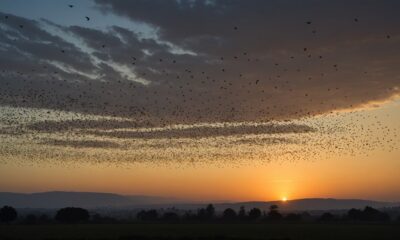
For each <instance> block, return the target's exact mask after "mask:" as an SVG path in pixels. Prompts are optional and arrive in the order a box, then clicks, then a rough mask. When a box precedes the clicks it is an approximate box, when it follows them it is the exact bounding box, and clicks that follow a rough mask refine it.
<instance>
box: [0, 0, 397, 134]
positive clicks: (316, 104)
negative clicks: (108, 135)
mask: <svg viewBox="0 0 400 240" xmlns="http://www.w3.org/2000/svg"><path fill="white" fill-rule="evenodd" d="M95 3H96V6H97V8H98V9H99V10H100V11H102V12H103V13H104V14H116V15H121V16H124V17H127V18H129V19H130V20H132V21H136V22H142V23H145V24H148V26H150V27H151V28H153V29H156V30H157V37H156V38H143V36H141V35H140V34H138V33H136V32H134V31H132V30H130V29H126V28H122V27H119V26H110V27H109V28H108V29H106V30H99V29H90V28H86V27H82V26H59V25H56V24H53V23H51V22H49V21H47V20H40V21H39V20H30V19H26V18H23V17H20V16H13V15H11V14H7V13H0V17H1V21H0V27H1V28H0V31H1V32H2V34H0V84H1V88H0V104H1V105H11V106H17V107H36V108H48V109H57V110H66V111H73V112H79V113H90V114H100V115H107V116H121V117H128V118H131V119H134V120H135V121H137V122H140V123H146V124H148V126H161V125H168V124H192V123H202V122H242V121H263V122H266V121H270V120H283V119H295V118H299V117H306V116H313V115H316V114H321V113H328V112H330V111H333V110H336V109H344V108H354V107H357V106H360V105H363V104H365V103H368V102H370V101H383V100H386V99H388V98H390V97H392V96H394V95H396V94H399V92H400V90H399V83H400V71H399V68H398V66H399V65H400V58H399V57H398V56H400V34H399V32H400V15H399V14H398V9H400V2H398V1H165V0H158V1H157V0H155V1H146V0H138V1H105V0H96V1H95ZM5 16H7V18H6V17H5ZM51 29H53V30H54V29H56V30H57V32H59V33H62V34H61V35H60V34H55V33H54V31H52V30H51ZM63 36H68V38H66V37H63ZM67 39H73V40H72V41H71V40H67ZM142 82H144V83H145V84H143V83H142ZM71 124H72V125H73V124H76V123H72V122H71ZM93 124H95V123H93ZM117 124H122V125H124V124H125V125H126V124H127V123H117ZM105 125H107V124H105ZM127 125H128V126H131V124H130V123H128V124H127ZM50 126H51V125H50ZM31 127H34V126H31ZM55 127H57V126H55ZM58 127H60V126H58ZM99 128H102V127H101V126H100V127H99ZM117 128H118V127H117Z"/></svg>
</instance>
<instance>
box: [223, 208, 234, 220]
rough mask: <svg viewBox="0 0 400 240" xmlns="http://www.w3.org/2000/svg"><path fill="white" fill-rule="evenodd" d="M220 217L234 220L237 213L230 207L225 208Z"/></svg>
mask: <svg viewBox="0 0 400 240" xmlns="http://www.w3.org/2000/svg"><path fill="white" fill-rule="evenodd" d="M222 218H223V219H224V220H235V219H236V218H237V214H236V212H235V210H233V209H232V208H227V209H225V211H224V212H223V213H222Z"/></svg>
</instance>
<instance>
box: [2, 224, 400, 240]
mask: <svg viewBox="0 0 400 240" xmlns="http://www.w3.org/2000/svg"><path fill="white" fill-rule="evenodd" d="M0 239H188V240H189V239H271V240H272V239H282V240H283V239H287V240H289V239H291V240H292V239H293V240H294V239H311V240H312V239H332V240H333V239H335V240H337V239H354V240H357V239H360V240H361V239H363V240H365V239H379V240H381V239H393V240H398V239H400V225H389V224H387V225H374V224H371V225H353V224H104V225H101V224H97V225H96V224H80V225H9V226H6V225H1V226H0Z"/></svg>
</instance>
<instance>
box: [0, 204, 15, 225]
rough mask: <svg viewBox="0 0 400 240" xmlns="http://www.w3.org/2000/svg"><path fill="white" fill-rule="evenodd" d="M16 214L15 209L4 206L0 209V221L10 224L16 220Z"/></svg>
mask: <svg viewBox="0 0 400 240" xmlns="http://www.w3.org/2000/svg"><path fill="white" fill-rule="evenodd" d="M17 216H18V213H17V211H16V210H15V208H13V207H10V206H4V207H2V208H1V209H0V221H1V222H5V223H10V222H12V221H14V220H15V219H17Z"/></svg>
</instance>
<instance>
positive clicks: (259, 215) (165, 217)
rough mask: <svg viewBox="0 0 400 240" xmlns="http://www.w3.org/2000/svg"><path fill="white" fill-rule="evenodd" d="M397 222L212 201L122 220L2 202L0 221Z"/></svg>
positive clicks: (374, 214)
mask: <svg viewBox="0 0 400 240" xmlns="http://www.w3.org/2000/svg"><path fill="white" fill-rule="evenodd" d="M391 221H392V222H393V221H397V222H400V215H399V216H398V217H397V218H394V219H392V218H391V217H390V216H389V215H388V214H387V213H386V212H383V211H380V210H378V209H375V208H372V207H369V206H367V207H365V208H364V209H354V208H353V209H350V210H349V211H347V213H345V214H342V215H335V214H332V213H330V212H325V213H323V214H321V215H319V216H311V215H310V214H309V213H307V212H302V213H287V214H282V213H281V212H280V211H279V207H278V206H277V205H271V206H270V207H269V209H268V211H261V210H260V209H259V208H251V209H250V210H249V211H247V210H246V209H245V207H244V206H242V207H240V209H239V211H235V210H234V209H232V208H227V209H225V210H224V211H222V212H221V213H218V214H217V212H216V210H215V207H214V206H213V205H212V204H208V205H207V206H206V207H205V208H200V209H197V211H196V212H191V211H186V212H184V213H183V214H179V213H178V211H175V210H171V211H169V210H168V211H163V212H161V211H159V210H156V209H148V210H141V211H139V212H138V213H137V214H136V216H135V217H134V218H132V219H128V220H121V219H115V218H112V217H108V216H102V215H100V214H98V213H90V212H89V211H88V210H86V209H83V208H78V207H66V208H62V209H59V210H58V211H57V212H56V214H55V216H54V217H52V218H50V217H48V216H47V215H45V214H42V215H39V216H38V215H34V214H28V215H25V216H23V217H22V216H21V217H18V212H17V210H16V209H15V208H13V207H11V206H4V207H2V208H1V209H0V222H1V223H5V224H11V223H22V224H40V223H126V222H143V223H146V222H147V223H152V222H153V223H156V222H165V223H196V222H200V223H201V222H215V223H235V222H254V223H256V222H275V223H279V222H293V223H296V222H297V223H301V222H320V223H332V222H391Z"/></svg>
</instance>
